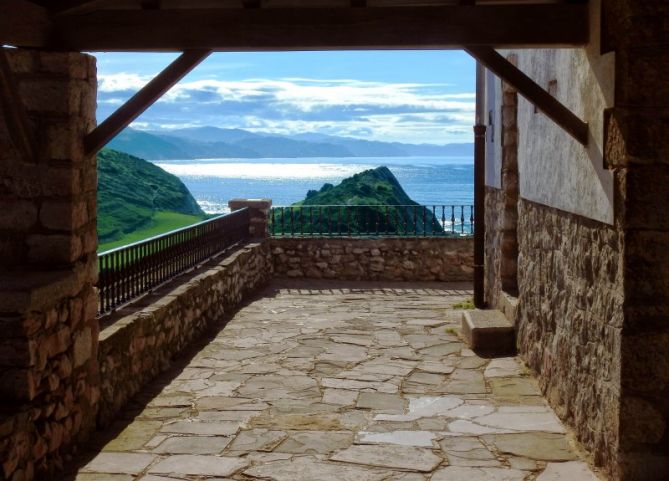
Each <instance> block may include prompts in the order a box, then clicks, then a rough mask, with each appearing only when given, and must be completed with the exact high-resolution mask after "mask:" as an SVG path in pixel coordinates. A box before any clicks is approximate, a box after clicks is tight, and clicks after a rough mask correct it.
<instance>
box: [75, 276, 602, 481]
mask: <svg viewBox="0 0 669 481" xmlns="http://www.w3.org/2000/svg"><path fill="white" fill-rule="evenodd" d="M471 296H472V293H471V291H470V288H469V286H468V285H454V284H422V285H419V284H411V285H406V284H385V285H382V284H372V283H355V284H352V283H346V284H342V283H322V282H311V283H309V282H303V283H280V282H278V281H277V282H275V283H274V284H273V285H271V286H270V287H269V288H267V289H266V290H265V291H264V292H263V293H262V294H261V295H260V296H259V297H258V298H257V299H256V300H255V301H254V302H252V303H250V304H249V305H247V306H246V307H243V308H242V309H241V310H240V311H239V312H238V313H237V314H236V315H235V316H234V318H233V319H232V320H231V321H230V322H229V323H228V325H227V326H226V327H225V329H223V330H221V331H220V332H219V333H218V334H217V335H216V336H215V338H213V339H210V340H209V342H208V343H207V344H204V345H202V346H199V348H198V349H197V350H194V351H193V352H192V353H191V356H190V357H187V358H186V359H185V360H182V362H181V364H180V365H177V366H175V367H174V369H172V370H171V371H170V372H168V373H166V374H165V375H164V376H162V377H161V378H160V379H158V380H156V382H155V383H154V384H153V385H151V386H148V387H147V389H146V390H145V392H143V393H141V394H140V395H139V396H138V397H137V399H136V400H135V401H133V403H131V405H130V406H128V408H127V410H126V412H125V414H124V416H122V418H123V419H121V420H119V422H118V423H117V424H116V425H114V426H112V429H110V430H109V431H107V432H106V433H103V434H102V435H100V436H99V439H97V441H95V442H94V443H92V445H91V446H92V451H91V453H90V454H89V456H88V457H87V459H86V461H85V462H84V463H82V464H83V465H82V466H81V467H80V468H79V469H78V471H77V473H76V474H74V475H73V478H74V479H76V481H94V480H104V481H131V480H136V479H138V480H142V481H171V480H172V481H173V480H186V479H188V480H199V479H210V480H211V479H213V480H219V481H221V480H232V479H234V480H273V481H320V480H323V481H325V480H328V481H329V480H333V481H334V480H336V481H427V480H430V481H521V480H522V481H530V480H536V481H561V480H565V481H576V480H578V481H594V480H597V479H598V478H597V477H596V476H595V475H594V474H593V473H592V472H591V471H590V470H589V468H588V466H587V464H586V463H584V462H583V461H582V460H580V458H579V456H578V455H577V453H576V451H575V448H574V445H573V444H572V442H571V441H570V437H569V436H568V434H567V433H566V431H565V429H564V427H563V425H562V424H561V423H560V421H559V420H558V419H557V417H556V416H555V414H554V413H553V411H552V410H551V409H550V408H549V407H548V406H547V404H546V402H545V401H544V399H543V398H542V397H541V395H540V393H539V391H538V389H537V385H536V383H535V381H534V380H533V379H532V377H531V376H530V375H529V373H528V371H527V370H526V369H525V368H523V366H522V365H521V364H520V363H519V361H518V360H517V359H516V358H513V357H509V358H498V359H484V358H481V357H479V356H477V355H476V354H475V353H473V352H471V351H470V350H469V349H467V348H466V346H465V345H464V344H463V343H462V342H461V340H460V339H459V338H458V329H459V325H460V316H461V312H462V311H460V310H458V309H457V308H456V307H457V306H455V307H454V305H456V303H459V302H462V301H464V300H466V299H470V298H471Z"/></svg>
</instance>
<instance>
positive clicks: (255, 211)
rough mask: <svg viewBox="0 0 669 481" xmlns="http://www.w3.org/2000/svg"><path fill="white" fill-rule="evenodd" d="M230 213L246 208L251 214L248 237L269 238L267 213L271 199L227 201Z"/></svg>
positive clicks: (270, 206)
mask: <svg viewBox="0 0 669 481" xmlns="http://www.w3.org/2000/svg"><path fill="white" fill-rule="evenodd" d="M228 206H229V207H230V210H231V211H233V212H234V211H236V210H239V209H243V208H244V207H248V208H249V211H250V214H251V225H250V226H249V235H250V236H251V237H252V238H263V239H264V238H267V237H269V230H268V227H269V223H268V216H269V211H270V209H271V208H272V199H232V200H230V201H228Z"/></svg>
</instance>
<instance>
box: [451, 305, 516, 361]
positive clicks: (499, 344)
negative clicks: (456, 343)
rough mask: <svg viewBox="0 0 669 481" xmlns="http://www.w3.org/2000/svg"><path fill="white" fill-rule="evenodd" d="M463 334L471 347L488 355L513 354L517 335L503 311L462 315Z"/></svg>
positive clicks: (466, 312)
mask: <svg viewBox="0 0 669 481" xmlns="http://www.w3.org/2000/svg"><path fill="white" fill-rule="evenodd" d="M462 334H463V335H464V337H465V339H466V341H467V343H468V344H469V347H470V348H471V349H472V350H473V351H476V352H478V353H485V354H488V355H503V354H513V353H514V352H515V350H516V333H515V331H514V328H513V325H512V324H511V323H510V322H509V320H508V319H507V318H506V316H505V315H504V313H503V312H502V311H498V310H496V309H489V310H483V309H475V310H471V311H465V312H464V314H463V315H462Z"/></svg>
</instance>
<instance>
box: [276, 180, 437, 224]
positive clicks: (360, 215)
mask: <svg viewBox="0 0 669 481" xmlns="http://www.w3.org/2000/svg"><path fill="white" fill-rule="evenodd" d="M293 205H294V206H300V207H309V206H341V207H332V208H307V209H300V211H299V212H300V213H298V210H297V209H295V211H294V212H293V214H294V216H293V221H294V223H297V219H296V218H295V216H296V215H301V216H302V217H301V218H300V219H299V221H300V223H301V224H302V228H301V230H302V231H304V232H313V233H317V232H324V233H346V232H351V233H357V234H360V233H367V234H374V233H386V234H395V235H423V234H441V233H443V228H442V226H441V225H440V223H439V221H438V219H437V218H436V217H435V216H434V215H433V214H432V211H431V210H429V209H427V208H425V207H423V206H421V205H420V204H418V203H417V202H414V201H413V200H412V199H411V198H410V197H409V196H408V195H407V193H406V192H405V191H404V189H403V188H402V186H401V185H400V183H399V182H398V180H397V178H396V177H395V176H394V175H393V173H392V172H391V171H390V169H388V167H378V168H376V169H370V170H365V171H364V172H360V173H359V174H355V175H354V176H353V177H349V178H347V179H344V180H343V181H342V182H341V183H340V184H339V185H337V186H333V185H332V184H325V185H323V187H322V188H321V189H320V190H318V191H316V190H310V191H309V192H307V197H306V199H304V200H303V201H301V202H297V203H296V204H293ZM348 206H358V207H356V208H354V209H352V208H346V207H348ZM389 206H396V207H389ZM276 222H277V224H279V221H276ZM286 226H287V222H286V221H285V219H284V229H286V230H287V227H286ZM275 228H280V225H276V226H275ZM296 231H297V230H296Z"/></svg>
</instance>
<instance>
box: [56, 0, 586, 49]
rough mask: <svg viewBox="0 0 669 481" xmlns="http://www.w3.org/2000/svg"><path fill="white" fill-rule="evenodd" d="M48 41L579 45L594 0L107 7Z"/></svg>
mask: <svg viewBox="0 0 669 481" xmlns="http://www.w3.org/2000/svg"><path fill="white" fill-rule="evenodd" d="M54 22H55V32H54V35H53V37H52V39H51V41H50V42H49V43H48V44H47V45H44V47H47V48H52V49H61V50H73V51H97V50H100V51H143V50H144V51H147V50H148V51H183V50H190V49H211V50H217V51H247V50H268V51H269V50H336V49H345V50H352V49H430V48H434V49H439V48H460V46H461V45H491V46H494V47H498V48H502V47H507V48H511V47H513V48H523V47H541V46H546V47H557V46H561V47H575V46H582V45H584V44H586V43H587V42H588V10H587V5H571V4H543V5H480V6H462V5H449V6H442V7H378V8H272V9H270V8H267V9H265V8H250V9H243V8H239V9H208V10H185V9H184V10H106V11H95V12H91V13H89V14H86V15H67V16H58V17H56V19H55V20H54Z"/></svg>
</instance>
